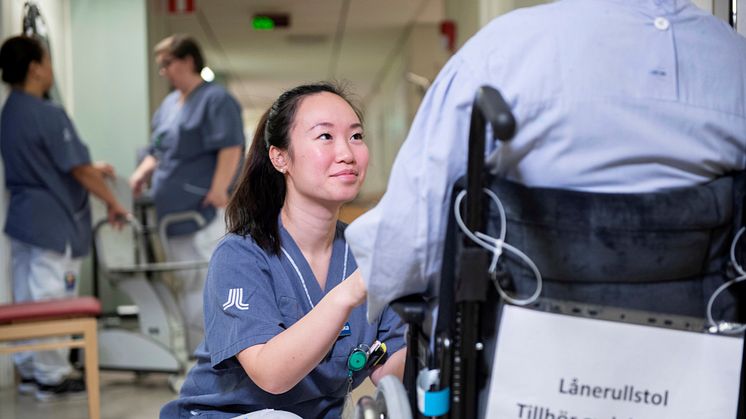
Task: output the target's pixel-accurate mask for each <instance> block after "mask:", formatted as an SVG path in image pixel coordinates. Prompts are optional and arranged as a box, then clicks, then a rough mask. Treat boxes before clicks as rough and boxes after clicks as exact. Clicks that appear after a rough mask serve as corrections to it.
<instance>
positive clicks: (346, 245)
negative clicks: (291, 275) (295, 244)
mask: <svg viewBox="0 0 746 419" xmlns="http://www.w3.org/2000/svg"><path fill="white" fill-rule="evenodd" d="M280 250H282V253H284V254H285V257H287V258H288V260H289V261H290V264H291V265H293V269H295V273H296V274H298V278H299V279H300V283H301V285H303V291H305V292H306V298H308V304H310V305H311V309H313V308H314V307H315V306H314V304H313V301H311V295H310V294H309V293H308V287H307V286H306V280H305V279H303V274H301V273H300V269H298V265H296V264H295V260H293V258H292V256H290V253H288V251H287V250H285V248H284V247H282V246H280ZM349 250H350V246H349V245H348V244H347V243H345V259H344V265H343V268H342V281H344V280H345V278H347V254H348V253H349ZM329 265H331V263H330V264H329ZM340 282H341V281H340ZM322 291H323V290H322Z"/></svg>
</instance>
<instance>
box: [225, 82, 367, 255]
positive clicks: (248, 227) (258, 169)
mask: <svg viewBox="0 0 746 419" xmlns="http://www.w3.org/2000/svg"><path fill="white" fill-rule="evenodd" d="M321 92H329V93H333V94H335V95H337V96H339V97H341V98H343V99H344V100H346V101H347V103H349V104H350V106H351V107H352V109H353V110H355V113H357V115H358V118H360V121H361V122H362V116H361V114H360V112H359V111H358V110H357V108H356V107H355V106H354V105H353V104H352V103H350V101H349V100H348V99H347V97H346V95H345V94H344V92H343V91H342V89H341V88H339V87H337V86H334V85H332V84H329V83H316V84H306V85H302V86H298V87H296V88H294V89H291V90H288V91H286V92H285V93H283V94H282V95H280V97H279V98H277V100H276V101H275V103H274V104H273V105H272V106H271V107H270V108H269V109H268V110H267V111H266V112H265V113H264V115H262V118H261V119H260V120H259V123H258V124H257V127H256V130H255V131H254V138H253V140H252V143H251V147H250V148H249V152H248V155H247V157H246V163H245V164H244V167H243V170H242V172H241V177H240V178H239V180H238V186H237V187H236V190H235V191H234V192H233V195H231V199H230V201H228V207H227V208H226V211H225V217H226V221H227V224H228V232H229V233H234V234H238V235H241V236H246V235H250V236H251V237H252V238H253V239H254V241H256V242H257V244H259V246H261V247H262V248H263V249H264V250H266V251H268V252H271V253H273V254H276V255H277V254H279V253H280V232H279V228H278V225H277V217H278V216H279V215H280V210H281V209H282V206H283V204H284V203H285V192H286V186H285V175H284V174H282V173H280V172H278V171H277V169H275V167H274V166H273V165H272V162H271V161H270V159H269V148H270V147H271V146H274V147H276V148H279V149H280V150H288V151H290V150H289V148H290V129H291V128H292V126H293V121H294V120H295V113H296V111H297V110H298V106H299V105H300V102H301V100H302V99H303V98H304V97H306V96H308V95H313V94H316V93H321ZM290 156H291V158H292V153H290Z"/></svg>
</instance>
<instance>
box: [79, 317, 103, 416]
mask: <svg viewBox="0 0 746 419" xmlns="http://www.w3.org/2000/svg"><path fill="white" fill-rule="evenodd" d="M96 329H97V326H96V319H87V320H86V325H85V332H84V334H83V340H84V341H85V387H86V391H87V392H88V415H89V417H90V419H100V418H101V398H100V386H99V381H98V378H99V377H98V337H97V332H96Z"/></svg>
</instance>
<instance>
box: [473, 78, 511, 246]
mask: <svg viewBox="0 0 746 419" xmlns="http://www.w3.org/2000/svg"><path fill="white" fill-rule="evenodd" d="M487 124H490V126H491V127H492V137H493V139H499V140H500V141H503V142H505V141H509V140H510V139H511V138H513V135H514V134H515V127H516V123H515V118H514V117H513V113H512V112H511V111H510V107H509V106H508V104H507V103H506V102H505V99H503V97H502V95H501V94H500V92H499V91H497V89H495V88H493V87H490V86H482V87H480V88H479V89H478V90H477V93H476V95H475V97H474V103H473V105H472V110H471V124H470V127H469V161H468V164H467V169H466V170H467V172H466V182H467V183H466V185H467V193H468V195H467V198H466V200H467V202H466V225H467V226H468V227H469V228H470V229H471V230H472V231H481V229H482V226H483V224H484V222H483V212H482V186H483V184H484V148H485V135H486V125H487Z"/></svg>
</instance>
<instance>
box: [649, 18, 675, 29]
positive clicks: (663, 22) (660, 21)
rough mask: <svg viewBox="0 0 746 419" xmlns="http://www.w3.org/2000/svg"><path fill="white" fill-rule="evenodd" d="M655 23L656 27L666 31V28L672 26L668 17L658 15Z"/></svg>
mask: <svg viewBox="0 0 746 419" xmlns="http://www.w3.org/2000/svg"><path fill="white" fill-rule="evenodd" d="M653 24H654V25H655V27H656V28H658V29H660V30H662V31H665V30H666V29H668V27H669V26H671V24H670V23H669V22H668V19H666V18H665V17H656V18H655V21H654V22H653Z"/></svg>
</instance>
